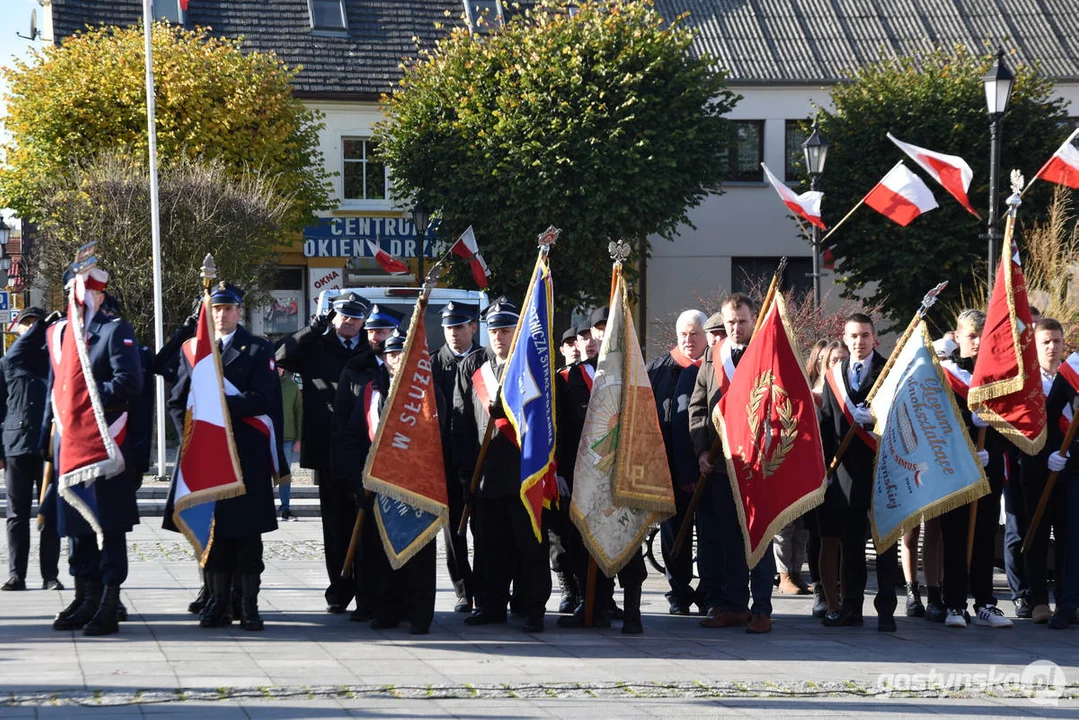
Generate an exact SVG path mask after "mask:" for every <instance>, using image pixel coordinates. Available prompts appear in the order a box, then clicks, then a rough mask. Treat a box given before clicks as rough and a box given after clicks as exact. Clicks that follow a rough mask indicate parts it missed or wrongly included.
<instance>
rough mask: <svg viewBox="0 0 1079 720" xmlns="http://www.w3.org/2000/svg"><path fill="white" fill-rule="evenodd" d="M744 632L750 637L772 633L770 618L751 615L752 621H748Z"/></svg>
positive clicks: (760, 614) (761, 614) (762, 614)
mask: <svg viewBox="0 0 1079 720" xmlns="http://www.w3.org/2000/svg"><path fill="white" fill-rule="evenodd" d="M746 632H747V633H749V634H750V635H764V634H765V633H770V632H772V618H770V617H768V616H767V615H765V614H764V613H753V619H752V620H750V621H749V626H748V627H747V628H746Z"/></svg>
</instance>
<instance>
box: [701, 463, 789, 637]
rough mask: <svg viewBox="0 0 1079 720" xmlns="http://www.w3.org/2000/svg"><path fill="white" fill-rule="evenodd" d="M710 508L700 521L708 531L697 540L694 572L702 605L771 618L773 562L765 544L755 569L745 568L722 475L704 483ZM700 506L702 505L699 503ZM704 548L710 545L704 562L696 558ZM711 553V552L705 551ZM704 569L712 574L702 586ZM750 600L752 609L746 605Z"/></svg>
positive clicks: (741, 539)
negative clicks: (700, 588) (697, 575)
mask: <svg viewBox="0 0 1079 720" xmlns="http://www.w3.org/2000/svg"><path fill="white" fill-rule="evenodd" d="M708 482H709V485H710V490H711V493H710V494H711V496H712V507H711V509H710V511H706V513H705V516H704V517H702V518H701V519H702V522H708V523H710V524H711V525H712V527H710V528H708V530H707V531H702V533H701V534H700V536H699V538H698V543H697V544H698V551H697V556H698V568H699V569H700V573H701V583H702V585H704V586H705V594H706V603H707V605H708V607H709V608H715V609H718V610H725V611H727V612H745V611H746V610H751V611H752V612H754V613H763V614H764V615H769V616H770V615H771V614H772V578H773V577H774V576H775V573H776V559H775V554H774V553H773V552H772V544H771V543H770V542H769V543H768V547H767V548H766V550H765V552H764V555H762V556H761V560H760V562H758V563H757V565H756V567H754V568H752V569H750V567H749V565H747V564H746V551H745V540H744V537H743V535H742V526H741V524H740V523H739V522H738V510H737V508H736V507H735V504H734V503H735V502H736V501H735V499H734V494H733V493H732V491H731V484H730V480H728V479H727V477H726V476H725V475H715V474H713V475H712V476H710V477H709V479H708ZM701 505H702V506H703V505H704V503H701ZM705 544H711V545H714V553H710V552H707V551H706V552H704V558H705V562H704V564H703V565H702V563H701V562H700V557H701V554H702V547H703V546H704V545H705ZM709 550H712V548H709ZM704 565H707V566H709V568H710V569H711V572H714V573H716V579H715V580H714V581H709V582H707V583H706V582H705V580H704V577H705V572H706V571H705V569H704ZM750 600H752V605H751V604H750Z"/></svg>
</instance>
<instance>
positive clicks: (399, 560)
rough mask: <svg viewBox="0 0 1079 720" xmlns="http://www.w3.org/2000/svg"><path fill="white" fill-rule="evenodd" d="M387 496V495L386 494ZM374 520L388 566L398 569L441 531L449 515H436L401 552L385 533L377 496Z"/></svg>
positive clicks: (447, 521)
mask: <svg viewBox="0 0 1079 720" xmlns="http://www.w3.org/2000/svg"><path fill="white" fill-rule="evenodd" d="M387 497H389V496H387ZM374 500H375V522H376V524H377V525H378V534H379V537H381V538H382V549H383V550H384V551H385V552H386V559H387V560H389V562H390V567H391V568H393V569H394V570H400V569H401V568H403V567H404V566H405V564H406V563H407V562H408V561H409V560H411V559H412V558H414V557H415V556H416V554H417V553H419V551H420V550H423V549H424V548H425V547H427V543H429V542H431V541H432V540H434V539H435V536H436V535H438V533H440V532H442V528H444V527H445V526H446V525H448V524H449V515H448V511H447V515H446V516H445V517H438V518H436V519H435V521H434V522H432V523H431V524H430V525H429V526H428V527H427V528H426V529H425V530H424V531H423V532H422V533H420V534H419V536H418V537H416V539H415V540H413V541H412V542H411V543H409V544H408V547H406V548H405V549H404V550H402V551H401V552H397V551H396V550H395V549H394V547H393V543H391V542H390V538H389V536H388V535H387V534H386V526H385V524H384V521H383V519H382V509H381V508H380V507H379V504H378V498H375V499H374Z"/></svg>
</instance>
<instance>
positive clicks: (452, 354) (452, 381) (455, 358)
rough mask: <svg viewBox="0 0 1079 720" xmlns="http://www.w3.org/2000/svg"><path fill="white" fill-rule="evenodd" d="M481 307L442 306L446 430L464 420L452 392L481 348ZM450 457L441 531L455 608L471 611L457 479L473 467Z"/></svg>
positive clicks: (438, 368) (440, 375) (438, 373)
mask: <svg viewBox="0 0 1079 720" xmlns="http://www.w3.org/2000/svg"><path fill="white" fill-rule="evenodd" d="M478 310H479V309H478V308H477V307H476V306H475V305H468V304H466V303H459V302H450V303H448V304H447V305H446V307H444V308H442V333H443V335H445V337H446V344H445V345H443V346H442V347H441V348H440V349H439V351H438V352H437V353H435V354H434V355H432V356H431V375H432V377H433V378H434V381H435V385H436V386H438V388H439V390H441V391H442V397H443V398H445V400H446V404H447V405H451V407H449V408H448V412H446V413H445V414H444V416H443V415H440V416H439V417H440V418H441V419H442V422H443V424H444V425H445V426H446V427H445V431H446V432H447V433H452V430H451V428H452V426H453V425H454V424H455V423H456V424H460V422H461V418H460V414H459V413H455V412H454V409H455V408H453V407H452V402H453V392H454V388H455V387H456V385H457V379H458V378H457V368H458V366H460V364H461V361H462V360H464V359H465V358H467V357H469V356H470V355H472V354H473V353H476V352H478V351H479V350H480V349H481V348H480V344H479V343H478V342H476V331H477V330H478V329H479V323H478V321H479V315H478ZM462 381H464V382H466V383H469V384H470V383H471V381H472V378H471V377H468V378H462ZM469 389H471V386H470V385H469ZM469 422H471V419H469ZM448 458H449V459H450V463H451V466H450V467H447V468H446V477H447V478H449V482H448V484H447V487H446V490H447V492H448V495H449V508H450V522H449V525H447V526H446V529H445V530H444V531H443V533H442V539H443V540H444V541H445V542H446V569H447V570H449V573H450V581H451V582H453V591H454V593H456V595H457V604H456V605H454V607H453V609H454V611H455V612H472V598H473V596H474V593H475V588H474V587H473V582H474V577H473V574H472V566H471V565H469V563H468V538H467V537H466V536H464V535H458V534H457V528H458V527H459V526H460V524H461V513H463V512H464V508H465V488H464V487H462V485H461V483H459V482H457V478H458V477H460V476H463V475H464V474H466V473H467V474H468V475H469V476H470V477H471V473H472V468H462V469H460V470H458V468H457V467H456V466H455V464H456V462H457V453H454V452H453V451H452V447H451V452H450V453H449V454H448Z"/></svg>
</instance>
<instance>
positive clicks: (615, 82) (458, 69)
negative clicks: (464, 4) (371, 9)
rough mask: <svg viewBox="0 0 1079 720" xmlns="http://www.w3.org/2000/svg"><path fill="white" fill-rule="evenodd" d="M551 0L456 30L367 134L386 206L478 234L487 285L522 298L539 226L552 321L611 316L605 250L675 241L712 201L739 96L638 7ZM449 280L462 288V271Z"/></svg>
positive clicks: (676, 34)
mask: <svg viewBox="0 0 1079 720" xmlns="http://www.w3.org/2000/svg"><path fill="white" fill-rule="evenodd" d="M576 7H577V12H576V13H575V14H570V13H568V12H567V3H566V2H564V1H557V2H556V1H553V0H547V1H542V2H539V3H537V4H536V6H535V7H534V8H532V9H529V10H527V11H525V12H521V13H519V14H517V15H516V16H514V17H513V18H512V19H511V20H510V21H509V22H508V23H507V25H506V27H505V28H502V29H499V30H495V31H493V32H490V33H476V34H470V33H469V32H468V31H467V30H465V29H455V30H453V31H452V32H450V33H449V34H448V35H447V36H446V37H445V38H444V39H443V40H441V41H440V42H439V43H438V44H437V45H436V47H435V48H434V49H433V50H431V51H430V52H423V53H420V54H419V56H418V57H417V58H416V59H415V60H413V61H411V62H409V63H407V64H406V66H405V68H404V70H405V72H404V77H403V79H402V80H401V81H400V86H399V87H398V88H397V90H396V91H395V92H394V93H393V95H392V96H389V97H385V98H384V102H385V104H386V114H387V118H388V119H387V120H386V121H385V122H384V123H382V124H381V125H380V126H379V127H378V128H377V130H376V139H377V141H378V144H379V145H378V146H379V148H380V152H381V154H382V157H383V158H384V159H385V161H386V162H387V163H388V164H389V165H390V167H391V168H392V172H393V178H394V187H395V194H396V195H397V196H398V197H412V198H418V199H419V200H420V201H421V202H422V203H423V204H424V205H425V206H426V207H429V208H441V212H442V225H441V230H440V235H441V237H442V238H444V239H450V240H452V239H453V238H454V237H456V233H459V232H461V231H462V230H464V229H465V228H466V227H467V226H468V225H472V226H474V228H475V231H476V236H477V238H478V239H479V243H480V247H481V250H482V252H483V254H484V257H485V259H486V260H487V262H488V264H489V265H490V267H491V270H492V273H493V275H492V278H491V287H492V290H493V291H494V292H500V293H505V294H506V295H508V296H509V297H511V298H513V299H514V300H519V299H520V298H521V297H522V296H523V294H524V291H525V287H526V285H527V283H528V279H529V273H530V271H531V269H532V264H533V261H534V258H535V254H536V236H537V235H538V234H539V232H540V231H542V230H543V229H544V228H545V227H546V226H547V225H548V224H553V225H555V226H557V227H559V228H561V229H562V231H563V232H562V235H561V236H560V238H559V241H558V244H557V245H556V247H555V248H554V249H553V250H552V252H551V262H552V266H553V272H554V277H555V282H556V284H557V286H558V293H557V295H558V301H559V308H560V309H561V310H562V311H566V310H569V309H572V308H573V307H574V306H578V305H586V304H590V303H602V302H606V297H607V292H608V289H609V284H610V283H609V277H610V263H611V260H610V257H609V255H608V253H607V244H608V242H609V241H610V240H612V239H617V238H623V239H626V240H627V241H629V242H630V244H631V245H632V246H634V248H635V249H636V252H637V253H639V252H641V251H642V250H644V251H645V252H647V248H648V245H647V242H648V241H647V238H648V236H649V235H653V234H657V235H659V236H660V237H662V238H665V239H671V238H672V237H673V236H674V233H675V230H676V228H677V226H678V225H679V223H682V222H688V220H687V217H686V211H687V209H688V208H690V207H693V206H695V205H697V204H699V203H700V201H701V199H702V198H704V197H705V196H706V195H707V194H709V193H714V192H718V191H719V188H720V179H721V173H722V170H723V160H724V152H725V147H726V142H727V133H728V129H727V125H726V121H725V120H724V119H723V117H722V116H723V115H724V114H725V113H727V112H728V111H729V110H730V109H731V108H732V107H733V105H734V103H735V102H736V100H737V97H736V96H735V95H734V94H733V93H731V92H730V91H728V90H727V89H726V88H725V85H726V81H725V76H724V75H723V73H722V72H720V71H717V70H716V69H715V67H714V64H713V62H712V60H711V59H709V58H707V57H697V56H695V54H694V53H693V52H691V43H692V39H693V33H692V31H691V30H690V29H688V28H686V27H685V25H684V24H683V23H682V21H681V18H670V19H669V21H667V20H664V19H663V18H662V17H660V15H659V14H658V13H657V12H656V11H655V9H654V8H653V6H652V3H651V2H650V1H647V0H627V1H626V2H618V3H611V2H591V1H590V2H581V3H579V4H577V5H576ZM453 272H454V273H456V277H455V278H454V279H455V280H457V281H460V282H466V283H467V282H471V281H468V280H466V279H465V278H467V270H465V269H464V268H463V267H461V264H458V265H457V267H455V268H454V269H453Z"/></svg>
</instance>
